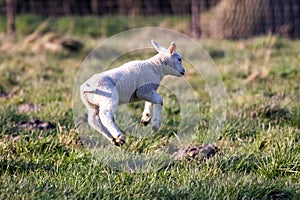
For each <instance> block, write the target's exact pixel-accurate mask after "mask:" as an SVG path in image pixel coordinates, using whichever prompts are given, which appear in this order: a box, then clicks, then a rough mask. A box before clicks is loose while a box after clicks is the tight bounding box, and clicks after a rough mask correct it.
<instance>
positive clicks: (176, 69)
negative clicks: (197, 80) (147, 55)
mask: <svg viewBox="0 0 300 200" xmlns="http://www.w3.org/2000/svg"><path fill="white" fill-rule="evenodd" d="M151 42H152V44H153V46H154V48H155V49H156V51H157V52H158V55H157V58H159V59H160V60H161V61H162V63H164V66H163V67H164V72H165V74H166V75H167V74H168V75H173V76H178V77H180V76H183V75H184V72H185V70H184V68H183V66H182V56H181V55H180V54H179V53H177V51H176V44H175V43H174V42H172V43H171V45H170V47H169V48H168V49H166V48H165V47H162V46H160V44H158V43H157V42H155V41H154V40H151Z"/></svg>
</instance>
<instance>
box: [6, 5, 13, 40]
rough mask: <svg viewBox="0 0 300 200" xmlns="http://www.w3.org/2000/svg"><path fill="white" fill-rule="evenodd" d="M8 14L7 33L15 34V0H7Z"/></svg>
mask: <svg viewBox="0 0 300 200" xmlns="http://www.w3.org/2000/svg"><path fill="white" fill-rule="evenodd" d="M6 16H7V34H8V35H9V36H13V35H14V34H15V20H14V7H13V0H6Z"/></svg>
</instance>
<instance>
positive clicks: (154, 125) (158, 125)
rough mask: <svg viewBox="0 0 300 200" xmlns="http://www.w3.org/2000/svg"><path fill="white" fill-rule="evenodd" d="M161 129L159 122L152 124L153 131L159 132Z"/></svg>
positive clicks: (155, 121)
mask: <svg viewBox="0 0 300 200" xmlns="http://www.w3.org/2000/svg"><path fill="white" fill-rule="evenodd" d="M159 127H160V123H159V122H158V121H157V120H154V121H153V123H152V130H153V131H155V132H157V131H158V129H159Z"/></svg>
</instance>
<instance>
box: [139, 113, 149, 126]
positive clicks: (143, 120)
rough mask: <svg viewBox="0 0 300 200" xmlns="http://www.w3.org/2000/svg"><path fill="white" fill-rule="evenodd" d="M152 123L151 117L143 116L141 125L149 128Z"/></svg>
mask: <svg viewBox="0 0 300 200" xmlns="http://www.w3.org/2000/svg"><path fill="white" fill-rule="evenodd" d="M150 121H151V117H150V115H148V114H146V115H145V116H143V117H142V119H141V123H142V124H143V126H147V125H148V124H149V122H150Z"/></svg>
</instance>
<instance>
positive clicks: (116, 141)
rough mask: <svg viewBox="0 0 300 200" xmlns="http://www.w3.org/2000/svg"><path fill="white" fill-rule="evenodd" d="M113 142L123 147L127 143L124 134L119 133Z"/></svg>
mask: <svg viewBox="0 0 300 200" xmlns="http://www.w3.org/2000/svg"><path fill="white" fill-rule="evenodd" d="M112 143H113V144H114V145H116V146H117V147H121V146H123V145H124V144H125V139H124V137H123V136H121V135H119V136H118V137H117V138H116V139H113V140H112Z"/></svg>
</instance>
